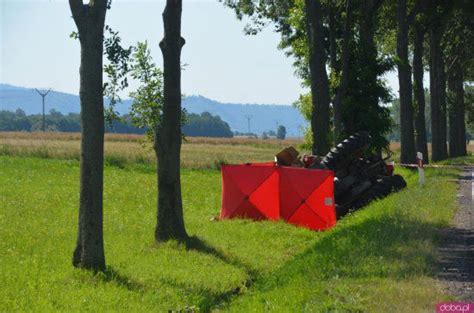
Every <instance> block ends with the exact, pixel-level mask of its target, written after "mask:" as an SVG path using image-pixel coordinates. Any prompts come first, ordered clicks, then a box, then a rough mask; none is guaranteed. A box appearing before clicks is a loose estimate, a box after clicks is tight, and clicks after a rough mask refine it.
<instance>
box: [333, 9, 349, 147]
mask: <svg viewBox="0 0 474 313" xmlns="http://www.w3.org/2000/svg"><path fill="white" fill-rule="evenodd" d="M351 27H352V6H351V0H347V1H346V21H345V24H344V32H343V35H342V52H341V63H342V68H341V83H340V85H339V88H338V90H337V93H336V97H335V99H334V101H333V109H334V142H339V141H340V140H342V133H343V123H342V99H343V98H344V96H345V95H346V92H347V87H348V83H349V43H350V42H349V41H350V40H351Z"/></svg>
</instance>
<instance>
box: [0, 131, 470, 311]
mask: <svg viewBox="0 0 474 313" xmlns="http://www.w3.org/2000/svg"><path fill="white" fill-rule="evenodd" d="M79 139H80V138H79V136H78V135H76V134H45V135H43V134H26V133H7V134H5V133H4V134H1V136H0V147H1V150H0V151H1V154H2V155H0V190H1V194H0V238H2V240H1V241H0V264H1V265H0V280H1V281H2V286H1V287H0V311H17V310H20V311H79V310H81V311H83V310H84V311H113V310H116V311H129V312H138V311H140V312H141V311H154V312H162V311H168V310H176V311H177V310H181V311H182V312H193V311H204V312H207V311H234V312H247V311H256V312H262V311H275V312H282V311H287V310H288V308H294V310H293V311H309V312H314V311H316V312H320V311H323V312H325V311H331V312H333V311H334V312H336V311H342V312H362V311H364V312H400V311H404V312H426V311H433V309H434V306H435V304H436V303H437V302H440V301H442V300H448V299H449V298H448V297H447V296H445V295H443V294H442V293H441V291H440V290H441V289H440V288H439V286H438V284H437V280H436V270H437V263H436V257H437V245H438V244H439V235H438V234H439V229H441V228H444V227H447V226H449V223H450V221H451V219H452V216H453V213H454V212H455V210H456V184H455V183H454V182H453V181H454V180H455V179H456V178H457V175H458V171H457V170H455V169H436V170H430V169H427V185H426V186H425V187H424V188H422V187H420V186H418V184H417V176H416V172H412V171H409V170H405V169H398V168H397V172H399V173H401V174H403V175H404V177H405V178H406V179H407V181H408V188H407V189H405V190H404V191H402V192H399V193H396V194H392V195H390V196H389V197H387V198H386V199H384V200H382V201H377V202H374V203H372V204H370V205H369V206H367V207H366V208H364V209H363V210H360V211H358V212H356V213H354V214H351V215H349V216H347V217H346V218H344V219H343V220H341V221H340V222H338V224H337V225H336V226H335V227H334V228H333V229H331V230H329V231H325V232H313V231H309V230H306V229H303V228H297V227H294V226H291V225H287V224H284V223H283V222H251V221H246V220H227V221H216V220H215V219H213V217H215V216H216V215H218V213H219V210H220V201H221V199H220V193H221V185H220V184H221V182H220V173H219V171H217V170H216V169H215V167H216V164H218V163H219V162H221V161H226V162H236V163H240V162H249V161H268V160H271V159H272V157H273V155H274V154H275V152H277V151H278V150H279V149H280V148H282V147H284V146H286V145H290V144H292V145H297V144H299V142H298V141H296V140H288V141H283V142H282V141H276V140H270V141H263V140H260V141H256V140H252V139H229V140H222V139H204V138H202V139H195V138H191V139H189V141H188V142H186V143H185V144H184V145H183V171H182V182H183V204H184V210H185V211H184V215H185V223H186V227H187V230H188V233H189V234H190V235H191V236H192V237H191V239H190V240H189V241H188V242H186V243H181V244H179V243H176V242H169V243H166V244H156V243H154V241H153V231H154V225H155V222H156V176H155V174H154V171H153V168H154V166H153V162H154V161H153V153H152V151H150V150H146V149H150V147H149V144H145V148H143V149H144V150H141V149H142V145H143V143H142V141H143V137H140V136H138V137H137V136H121V135H108V136H107V143H106V146H107V148H106V149H107V155H108V162H107V165H106V168H105V191H104V223H105V224H104V236H105V249H106V261H107V264H108V269H107V271H106V272H105V273H103V274H97V275H94V274H91V273H88V272H85V271H81V270H77V269H74V268H73V267H72V265H71V256H72V249H73V247H74V243H75V236H76V229H77V225H76V224H77V207H78V195H79V192H78V187H79V162H78V152H79V150H78V149H79ZM39 151H42V152H39ZM114 158H117V160H119V161H115V162H116V163H114V161H111V160H114ZM458 161H459V162H461V163H462V162H464V159H459V160H458ZM400 308H403V309H400Z"/></svg>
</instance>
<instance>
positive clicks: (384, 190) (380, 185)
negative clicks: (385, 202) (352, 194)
mask: <svg viewBox="0 0 474 313" xmlns="http://www.w3.org/2000/svg"><path fill="white" fill-rule="evenodd" d="M392 187H393V185H392V182H391V180H390V179H389V178H388V177H383V178H382V179H380V180H378V181H377V182H376V183H375V184H374V185H373V186H372V187H371V188H370V189H369V190H367V192H366V193H365V194H364V195H363V196H362V197H361V198H360V199H359V200H357V201H356V203H355V204H354V209H359V208H361V207H363V206H366V205H367V204H369V203H370V202H372V201H374V200H378V199H383V198H385V197H386V196H388V195H389V194H390V193H391V192H392Z"/></svg>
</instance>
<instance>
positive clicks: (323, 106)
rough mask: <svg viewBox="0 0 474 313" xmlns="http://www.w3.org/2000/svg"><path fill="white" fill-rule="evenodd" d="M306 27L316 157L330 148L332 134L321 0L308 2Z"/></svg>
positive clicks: (309, 0) (306, 1)
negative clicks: (330, 131)
mask: <svg viewBox="0 0 474 313" xmlns="http://www.w3.org/2000/svg"><path fill="white" fill-rule="evenodd" d="M305 15H306V28H307V33H308V42H309V49H310V51H309V71H310V76H311V99H312V102H313V113H312V116H311V130H312V133H313V154H316V155H325V154H326V153H327V152H328V151H329V149H330V147H331V137H330V133H329V102H330V99H329V82H328V75H327V72H326V59H327V55H326V51H325V49H324V31H323V23H322V12H321V2H320V0H305Z"/></svg>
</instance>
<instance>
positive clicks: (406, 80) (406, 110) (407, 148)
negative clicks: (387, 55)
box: [397, 0, 416, 163]
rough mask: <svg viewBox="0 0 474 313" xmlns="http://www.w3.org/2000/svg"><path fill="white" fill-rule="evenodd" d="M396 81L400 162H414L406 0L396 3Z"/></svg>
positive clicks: (399, 0)
mask: <svg viewBox="0 0 474 313" xmlns="http://www.w3.org/2000/svg"><path fill="white" fill-rule="evenodd" d="M397 20H398V31H397V55H398V83H399V86H400V91H399V92H400V144H401V154H400V161H401V162H402V163H415V161H416V151H415V131H414V120H413V103H412V83H411V68H410V62H409V61H408V21H407V3H406V0H398V5H397Z"/></svg>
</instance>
